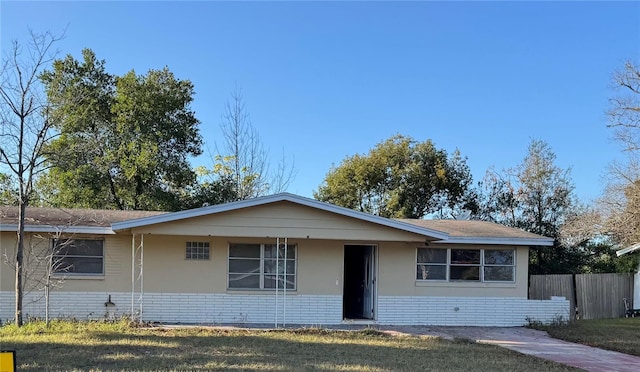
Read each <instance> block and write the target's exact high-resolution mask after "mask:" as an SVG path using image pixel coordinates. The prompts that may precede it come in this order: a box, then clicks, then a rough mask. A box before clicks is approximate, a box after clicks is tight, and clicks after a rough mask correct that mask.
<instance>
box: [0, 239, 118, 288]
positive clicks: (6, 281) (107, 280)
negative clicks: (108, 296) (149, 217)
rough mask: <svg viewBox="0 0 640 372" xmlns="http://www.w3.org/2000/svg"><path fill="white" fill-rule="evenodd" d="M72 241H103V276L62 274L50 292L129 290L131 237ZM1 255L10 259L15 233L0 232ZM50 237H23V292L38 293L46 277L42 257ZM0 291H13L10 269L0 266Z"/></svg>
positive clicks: (12, 276) (5, 264)
mask: <svg viewBox="0 0 640 372" xmlns="http://www.w3.org/2000/svg"><path fill="white" fill-rule="evenodd" d="M72 237H73V238H76V239H102V240H104V246H103V247H104V275H95V276H82V275H64V276H57V277H54V279H53V282H54V286H53V288H52V289H53V290H61V291H89V292H92V291H128V290H130V289H131V236H127V235H106V236H99V235H82V234H74V235H73V236H72ZM1 238H2V241H1V242H0V243H1V247H2V255H3V256H4V254H5V252H6V254H7V256H8V257H10V259H13V256H14V254H15V253H14V252H15V245H16V238H15V233H12V232H2V235H1ZM53 238H55V236H54V235H52V234H47V233H41V234H30V233H27V234H26V239H27V240H26V241H27V245H26V247H25V255H24V262H25V264H24V265H25V266H24V267H25V274H24V275H25V279H26V281H25V291H27V292H28V291H32V290H36V291H37V290H42V286H43V285H42V282H43V280H44V278H45V275H46V264H45V263H44V262H43V261H44V260H43V258H44V257H46V254H47V250H48V248H49V247H50V244H51V243H50V241H51V239H53ZM0 265H1V266H2V267H1V269H0V270H2V272H1V273H0V280H1V282H0V288H1V290H3V291H8V290H13V289H14V283H15V271H14V268H13V267H12V266H11V265H9V264H7V263H4V262H3V263H2V264H0Z"/></svg>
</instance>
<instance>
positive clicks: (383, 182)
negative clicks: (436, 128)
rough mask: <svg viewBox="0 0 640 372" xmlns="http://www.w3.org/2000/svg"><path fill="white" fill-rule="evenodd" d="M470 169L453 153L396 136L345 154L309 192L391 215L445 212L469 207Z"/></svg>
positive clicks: (456, 153) (353, 207) (322, 199)
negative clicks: (360, 151) (366, 150)
mask: <svg viewBox="0 0 640 372" xmlns="http://www.w3.org/2000/svg"><path fill="white" fill-rule="evenodd" d="M471 182H472V179H471V173H470V171H469V168H468V166H467V164H466V159H465V158H463V157H462V156H461V155H460V153H459V152H458V151H456V152H455V153H454V154H453V156H449V155H448V154H447V152H446V151H445V150H442V149H438V148H436V147H435V145H434V144H433V142H431V141H430V140H427V141H425V142H417V141H416V140H414V139H413V138H411V137H407V136H402V135H396V136H393V137H391V138H389V139H387V140H386V141H384V142H382V143H379V144H377V145H376V146H375V147H374V148H373V149H371V151H369V153H368V154H366V155H354V156H351V157H347V158H346V159H345V160H343V161H342V163H341V164H340V166H338V167H334V168H332V169H331V170H330V171H329V173H328V174H327V175H326V177H325V180H324V182H323V184H322V185H321V186H320V187H319V188H318V191H316V192H314V197H315V198H316V199H318V200H321V201H325V202H329V203H332V204H336V205H340V206H343V207H347V208H351V209H355V210H359V211H362V212H367V213H372V214H376V215H380V216H383V217H391V218H421V217H424V216H425V215H427V214H430V213H436V212H438V213H441V214H442V215H444V214H445V213H447V215H450V214H451V213H453V211H455V210H457V209H460V207H468V206H469V207H470V206H472V205H473V202H474V200H473V197H472V196H471V195H472V194H471V192H470V189H471Z"/></svg>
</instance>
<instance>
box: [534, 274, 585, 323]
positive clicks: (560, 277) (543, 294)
mask: <svg viewBox="0 0 640 372" xmlns="http://www.w3.org/2000/svg"><path fill="white" fill-rule="evenodd" d="M551 296H562V297H564V298H566V299H567V300H569V314H571V318H572V319H573V317H574V314H575V308H576V303H575V294H574V286H573V276H572V275H571V274H555V275H531V276H530V277H529V299H531V300H549V299H551Z"/></svg>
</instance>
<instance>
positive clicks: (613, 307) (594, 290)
mask: <svg viewBox="0 0 640 372" xmlns="http://www.w3.org/2000/svg"><path fill="white" fill-rule="evenodd" d="M632 296H633V274H577V275H576V298H577V306H578V313H579V314H580V317H581V318H582V319H602V318H617V317H621V316H624V315H625V308H624V302H623V298H627V299H629V300H631V298H632Z"/></svg>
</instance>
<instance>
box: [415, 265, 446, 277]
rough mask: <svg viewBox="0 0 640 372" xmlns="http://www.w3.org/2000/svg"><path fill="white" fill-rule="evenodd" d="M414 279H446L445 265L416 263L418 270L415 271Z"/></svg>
mask: <svg viewBox="0 0 640 372" xmlns="http://www.w3.org/2000/svg"><path fill="white" fill-rule="evenodd" d="M416 279H418V280H446V279H447V266H446V265H418V272H417V273H416Z"/></svg>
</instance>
